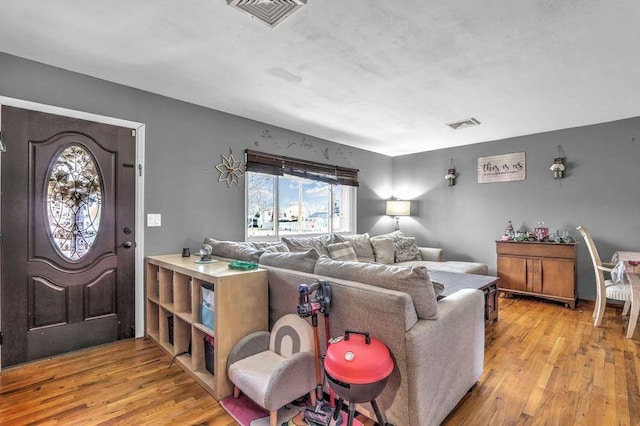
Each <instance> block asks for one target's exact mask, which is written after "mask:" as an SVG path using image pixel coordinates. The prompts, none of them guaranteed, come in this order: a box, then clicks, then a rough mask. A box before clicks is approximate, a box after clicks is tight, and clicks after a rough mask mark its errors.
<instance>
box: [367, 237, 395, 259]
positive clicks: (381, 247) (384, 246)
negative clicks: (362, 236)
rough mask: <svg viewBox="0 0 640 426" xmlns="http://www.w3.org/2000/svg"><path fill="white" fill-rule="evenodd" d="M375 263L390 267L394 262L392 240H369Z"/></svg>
mask: <svg viewBox="0 0 640 426" xmlns="http://www.w3.org/2000/svg"><path fill="white" fill-rule="evenodd" d="M369 241H371V247H373V253H374V254H375V256H376V262H378V263H384V264H387V265H390V264H392V263H394V262H395V250H394V248H393V238H392V237H387V236H376V237H371V238H370V239H369Z"/></svg>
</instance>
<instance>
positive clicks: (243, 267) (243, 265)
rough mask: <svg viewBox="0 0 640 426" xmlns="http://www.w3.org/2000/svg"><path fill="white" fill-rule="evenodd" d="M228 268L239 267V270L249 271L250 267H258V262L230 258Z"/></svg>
mask: <svg viewBox="0 0 640 426" xmlns="http://www.w3.org/2000/svg"><path fill="white" fill-rule="evenodd" d="M229 269H239V270H241V271H250V270H251V269H258V264H257V263H255V262H245V261H242V260H232V261H231V262H229Z"/></svg>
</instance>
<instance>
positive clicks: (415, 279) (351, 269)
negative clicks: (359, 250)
mask: <svg viewBox="0 0 640 426" xmlns="http://www.w3.org/2000/svg"><path fill="white" fill-rule="evenodd" d="M263 256H264V255H263ZM314 273H315V274H317V275H323V276H325V277H332V278H340V279H344V280H350V281H357V282H361V283H365V284H369V285H373V286H376V287H383V288H386V289H390V290H397V291H402V292H405V293H407V294H409V295H410V296H411V300H413V306H414V307H415V309H416V313H417V314H418V318H422V319H437V317H438V303H437V299H436V294H435V290H434V287H433V284H432V283H431V279H430V277H429V274H428V273H427V268H426V267H424V266H411V267H409V266H398V265H380V264H375V263H360V262H338V261H335V260H333V259H330V258H328V257H326V256H321V257H320V259H318V261H317V262H316V267H315V269H314Z"/></svg>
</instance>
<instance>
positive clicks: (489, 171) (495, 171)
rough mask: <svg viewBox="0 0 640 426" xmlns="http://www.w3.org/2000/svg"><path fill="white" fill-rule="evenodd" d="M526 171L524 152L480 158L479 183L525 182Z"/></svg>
mask: <svg viewBox="0 0 640 426" xmlns="http://www.w3.org/2000/svg"><path fill="white" fill-rule="evenodd" d="M526 171H527V165H526V162H525V153H524V152H514V153H513V154H503V155H493V156H491V157H479V158H478V183H494V182H511V181H516V180H524V179H525V177H526Z"/></svg>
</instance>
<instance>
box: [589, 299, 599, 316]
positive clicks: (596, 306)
mask: <svg viewBox="0 0 640 426" xmlns="http://www.w3.org/2000/svg"><path fill="white" fill-rule="evenodd" d="M599 310H600V297H598V296H596V303H595V306H594V307H593V315H591V316H592V317H593V318H594V319H595V318H596V317H597V316H598V311H599Z"/></svg>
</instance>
